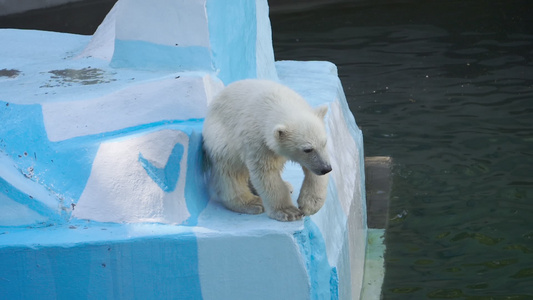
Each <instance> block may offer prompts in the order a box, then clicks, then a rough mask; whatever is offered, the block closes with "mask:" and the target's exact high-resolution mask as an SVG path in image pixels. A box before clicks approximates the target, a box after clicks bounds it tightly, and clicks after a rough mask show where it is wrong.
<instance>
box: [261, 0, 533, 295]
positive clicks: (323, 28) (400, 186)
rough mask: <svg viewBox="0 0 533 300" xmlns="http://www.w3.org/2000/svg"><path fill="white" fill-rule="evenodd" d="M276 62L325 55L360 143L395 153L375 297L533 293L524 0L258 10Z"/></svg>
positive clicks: (532, 26)
mask: <svg viewBox="0 0 533 300" xmlns="http://www.w3.org/2000/svg"><path fill="white" fill-rule="evenodd" d="M271 21H272V27H273V39H274V48H275V55H276V59H277V60H283V59H294V60H329V61H332V62H334V63H335V64H337V66H338V67H339V75H340V77H341V80H342V83H343V86H344V89H345V93H346V96H347V99H348V102H349V105H350V108H351V110H352V112H353V114H354V115H355V118H356V120H357V123H358V125H359V126H360V127H361V128H362V130H363V135H364V140H365V154H366V155H367V156H377V155H386V156H391V157H392V158H393V160H394V168H393V189H392V195H391V202H390V215H389V219H388V226H387V228H386V246H387V252H386V255H385V261H386V263H385V264H386V275H385V281H384V286H383V294H382V297H383V298H384V299H533V176H532V174H533V61H532V59H533V1H527V0H520V1H518V0H514V1H513V0H507V1H504V0H493V1H485V0H469V1H465V0H462V1H455V0H449V1H445V0H440V1H435V0H416V1H415V0H406V1H351V2H344V3H338V4H330V5H327V6H323V7H319V8H313V9H311V10H306V11H300V12H291V13H283V12H274V13H272V14H271Z"/></svg>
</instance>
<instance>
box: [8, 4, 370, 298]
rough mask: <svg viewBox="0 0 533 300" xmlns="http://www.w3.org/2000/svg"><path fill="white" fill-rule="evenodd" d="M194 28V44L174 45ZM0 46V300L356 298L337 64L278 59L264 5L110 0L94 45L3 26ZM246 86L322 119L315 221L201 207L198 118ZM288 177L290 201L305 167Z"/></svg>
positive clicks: (348, 122) (358, 141)
mask: <svg viewBox="0 0 533 300" xmlns="http://www.w3.org/2000/svg"><path fill="white" fill-rule="evenodd" d="M148 3H150V4H148ZM148 6H150V7H148ZM182 9H183V10H189V11H190V15H187V14H185V12H184V11H182ZM143 12H144V13H146V15H143V14H142V13H143ZM158 16H160V18H159V17H158ZM134 17H138V18H141V19H142V20H143V22H139V21H138V20H136V21H135V22H133V21H132V20H133V19H134ZM228 20H231V21H232V22H228ZM162 21H166V22H162ZM233 21H235V22H233ZM138 24H140V25H138ZM190 24H197V25H198V26H197V27H194V28H198V34H197V35H195V34H193V33H191V32H190V31H188V32H183V31H184V30H185V29H187V30H190V28H191V26H185V25H190ZM235 39H237V40H235ZM0 40H5V41H9V43H6V44H3V45H2V47H0V59H2V64H3V65H4V66H5V70H2V71H3V72H0V121H1V122H2V126H0V211H1V212H0V217H3V218H2V220H1V221H0V295H8V296H9V297H10V298H35V297H39V298H42V299H57V298H60V299H72V298H79V297H90V298H142V299H161V298H186V299H356V298H357V297H359V295H360V291H361V283H362V276H363V268H364V257H365V251H364V250H365V245H366V214H365V212H366V207H365V187H364V184H363V183H364V168H363V166H364V160H363V157H364V154H363V141H362V134H361V131H360V130H359V129H358V127H357V125H356V124H355V120H354V118H353V116H352V115H351V113H350V111H349V109H348V105H347V103H346V99H345V97H344V93H343V90H342V86H341V83H340V80H339V78H338V76H337V71H336V67H335V66H334V65H333V64H331V63H327V62H277V63H274V61H273V54H272V46H271V39H270V26H269V21H268V6H267V2H266V1H265V0H249V1H245V0H242V1H222V0H194V1H166V0H163V1H160V2H158V3H157V4H155V5H154V4H152V3H151V2H147V1H138V0H120V1H119V2H118V3H117V5H116V6H115V8H114V9H113V10H112V11H111V12H110V14H109V15H108V17H107V18H106V20H105V21H104V22H103V23H102V25H101V26H100V27H99V29H98V31H97V32H96V33H95V35H94V36H93V37H92V38H91V37H86V36H77V35H69V34H59V33H51V32H39V31H24V30H0ZM176 44H177V45H176ZM32 45H40V48H39V49H37V51H36V49H35V47H34V46H32ZM199 48H202V49H204V50H205V51H204V50H201V51H196V50H198V49H199ZM4 60H5V62H4ZM180 60H182V61H183V62H184V64H182V65H180ZM185 63H188V64H191V69H194V71H191V70H189V67H188V66H187V67H185V66H186V65H185ZM168 66H171V67H168ZM1 74H9V76H2V75H1ZM244 77H260V78H270V79H274V80H279V81H280V82H281V83H283V84H285V85H288V86H289V87H291V88H292V89H294V90H296V91H297V92H299V93H300V94H301V95H302V96H303V97H304V98H305V99H306V100H307V101H309V103H310V104H311V105H312V106H318V105H321V104H327V105H328V106H329V112H328V114H327V116H326V127H327V132H328V138H329V142H328V150H329V151H330V152H331V157H332V166H333V168H334V170H333V172H332V175H331V177H330V182H329V186H328V197H327V200H326V204H325V205H324V207H323V208H322V209H321V210H320V211H319V212H318V213H317V214H316V215H314V216H311V217H307V218H305V220H301V221H297V222H290V223H283V222H277V221H274V220H271V219H269V218H268V217H267V216H266V215H265V214H262V215H240V214H236V213H234V212H231V211H228V210H227V209H225V208H224V207H222V206H221V205H220V204H219V203H216V202H213V201H209V199H208V196H207V193H206V188H205V178H204V173H203V152H202V138H201V128H202V122H203V117H204V116H205V111H206V109H207V106H208V105H209V102H210V100H211V99H212V97H213V96H214V95H215V94H216V93H217V92H218V91H219V90H220V89H221V88H222V86H223V84H227V83H229V82H231V81H234V80H237V79H240V78H244ZM283 177H284V179H285V180H287V181H289V182H291V183H292V185H293V186H294V187H295V190H294V193H293V195H292V197H293V200H294V201H296V198H297V196H298V193H299V187H300V185H301V182H302V180H303V173H302V171H301V169H300V167H299V166H297V165H295V164H288V165H287V166H286V169H285V170H284V172H283ZM28 278H30V279H31V280H27V279H28Z"/></svg>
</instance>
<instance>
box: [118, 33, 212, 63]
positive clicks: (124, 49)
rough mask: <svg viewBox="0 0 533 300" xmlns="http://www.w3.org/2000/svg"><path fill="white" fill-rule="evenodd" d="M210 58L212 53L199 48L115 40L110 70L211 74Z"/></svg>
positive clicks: (206, 49)
mask: <svg viewBox="0 0 533 300" xmlns="http://www.w3.org/2000/svg"><path fill="white" fill-rule="evenodd" d="M211 57H212V55H211V51H210V50H209V49H208V48H206V47H201V46H188V47H181V46H167V45H158V44H154V43H150V42H145V41H126V40H119V39H116V40H115V51H114V53H113V58H112V59H111V67H114V68H135V69H141V70H159V71H160V70H173V71H199V70H203V71H214V67H213V63H212V59H211Z"/></svg>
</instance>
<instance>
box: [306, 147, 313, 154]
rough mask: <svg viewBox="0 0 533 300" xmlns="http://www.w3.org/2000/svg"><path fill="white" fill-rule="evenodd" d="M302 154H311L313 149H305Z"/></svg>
mask: <svg viewBox="0 0 533 300" xmlns="http://www.w3.org/2000/svg"><path fill="white" fill-rule="evenodd" d="M304 152H305V153H311V152H313V148H305V149H304Z"/></svg>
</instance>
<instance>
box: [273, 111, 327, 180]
mask: <svg viewBox="0 0 533 300" xmlns="http://www.w3.org/2000/svg"><path fill="white" fill-rule="evenodd" d="M327 111H328V107H327V106H325V105H324V106H320V107H318V108H315V109H314V110H313V113H311V114H306V113H302V114H298V115H295V116H292V118H290V121H289V122H287V123H283V124H278V125H276V126H275V127H274V139H275V140H276V144H277V145H276V146H277V147H276V148H277V149H276V152H277V153H278V154H279V155H283V156H284V157H286V158H287V159H289V160H291V161H294V162H297V163H299V164H300V165H302V166H304V167H306V168H307V169H309V170H310V171H312V172H313V173H315V174H316V175H325V174H327V173H329V172H330V171H331V164H330V162H329V155H328V152H327V149H326V143H327V135H326V127H325V124H324V117H325V115H326V113H327Z"/></svg>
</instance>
